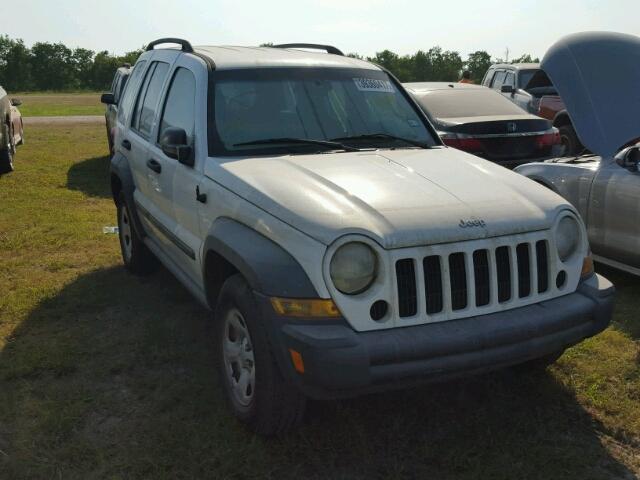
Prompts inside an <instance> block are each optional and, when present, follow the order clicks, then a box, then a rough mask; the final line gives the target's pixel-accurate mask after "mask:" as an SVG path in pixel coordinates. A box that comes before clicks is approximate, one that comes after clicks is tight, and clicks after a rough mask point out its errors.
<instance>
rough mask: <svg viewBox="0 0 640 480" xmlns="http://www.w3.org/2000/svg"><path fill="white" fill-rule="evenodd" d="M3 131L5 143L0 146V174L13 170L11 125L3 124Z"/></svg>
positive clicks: (13, 149) (14, 148) (14, 147)
mask: <svg viewBox="0 0 640 480" xmlns="http://www.w3.org/2000/svg"><path fill="white" fill-rule="evenodd" d="M5 133H6V135H5V138H6V141H5V142H4V143H5V145H2V146H0V175H2V174H4V173H10V172H13V155H14V154H15V151H16V146H15V145H14V142H13V128H12V127H11V125H8V124H5Z"/></svg>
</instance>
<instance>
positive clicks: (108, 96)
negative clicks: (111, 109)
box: [100, 92, 116, 105]
mask: <svg viewBox="0 0 640 480" xmlns="http://www.w3.org/2000/svg"><path fill="white" fill-rule="evenodd" d="M100 102H101V103H104V104H106V105H115V104H116V99H115V97H114V96H113V93H111V92H108V93H103V94H102V96H101V97H100Z"/></svg>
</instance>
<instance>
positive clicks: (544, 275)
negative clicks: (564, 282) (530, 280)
mask: <svg viewBox="0 0 640 480" xmlns="http://www.w3.org/2000/svg"><path fill="white" fill-rule="evenodd" d="M536 265H537V269H538V293H544V292H546V291H547V290H549V259H548V255H547V242H546V240H539V241H538V242H536Z"/></svg>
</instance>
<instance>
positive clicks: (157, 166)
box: [147, 158, 162, 173]
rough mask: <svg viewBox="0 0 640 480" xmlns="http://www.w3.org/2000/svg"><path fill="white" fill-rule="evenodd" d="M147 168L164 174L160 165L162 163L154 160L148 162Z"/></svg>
mask: <svg viewBox="0 0 640 480" xmlns="http://www.w3.org/2000/svg"><path fill="white" fill-rule="evenodd" d="M147 168H150V169H151V170H153V171H154V172H156V173H162V165H160V163H158V161H157V160H154V159H153V158H150V159H149V160H147Z"/></svg>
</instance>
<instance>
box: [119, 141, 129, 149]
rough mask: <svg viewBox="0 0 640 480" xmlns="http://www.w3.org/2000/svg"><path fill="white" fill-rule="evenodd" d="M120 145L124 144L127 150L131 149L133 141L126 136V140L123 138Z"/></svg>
mask: <svg viewBox="0 0 640 480" xmlns="http://www.w3.org/2000/svg"><path fill="white" fill-rule="evenodd" d="M120 145H122V146H123V147H124V148H126V149H127V150H131V142H130V141H129V140H127V139H126V138H125V139H124V140H122V142H121V143H120Z"/></svg>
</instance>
